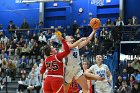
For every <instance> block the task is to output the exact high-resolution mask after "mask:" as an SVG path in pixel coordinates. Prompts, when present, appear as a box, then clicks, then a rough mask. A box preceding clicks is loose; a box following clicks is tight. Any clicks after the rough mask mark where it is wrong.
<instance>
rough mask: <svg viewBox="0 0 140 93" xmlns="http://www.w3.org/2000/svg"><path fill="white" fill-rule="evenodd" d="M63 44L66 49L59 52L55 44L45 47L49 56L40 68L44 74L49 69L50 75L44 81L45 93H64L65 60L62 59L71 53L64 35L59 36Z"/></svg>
mask: <svg viewBox="0 0 140 93" xmlns="http://www.w3.org/2000/svg"><path fill="white" fill-rule="evenodd" d="M57 37H58V40H60V41H61V42H62V44H63V47H64V51H63V52H59V53H57V51H56V49H55V48H54V47H53V46H48V45H46V46H45V47H44V48H43V49H44V51H45V54H46V56H47V58H45V62H44V63H43V66H42V68H41V70H40V72H41V74H43V73H44V72H45V71H46V69H48V75H47V77H46V79H45V81H44V85H43V88H44V89H43V90H44V92H43V93H64V88H63V84H64V78H63V74H64V73H63V68H64V67H63V62H62V59H63V58H64V57H66V56H67V55H68V54H69V53H70V49H69V46H68V45H67V43H66V42H65V40H64V39H63V38H62V36H61V35H60V36H57Z"/></svg>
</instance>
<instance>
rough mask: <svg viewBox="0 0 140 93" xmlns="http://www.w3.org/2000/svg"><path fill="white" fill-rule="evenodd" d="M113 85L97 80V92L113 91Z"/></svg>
mask: <svg viewBox="0 0 140 93" xmlns="http://www.w3.org/2000/svg"><path fill="white" fill-rule="evenodd" d="M111 92H112V86H111V85H110V84H109V83H108V82H102V81H101V82H95V93H111Z"/></svg>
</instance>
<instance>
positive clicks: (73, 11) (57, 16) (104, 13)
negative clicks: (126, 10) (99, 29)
mask: <svg viewBox="0 0 140 93" xmlns="http://www.w3.org/2000/svg"><path fill="white" fill-rule="evenodd" d="M55 3H57V4H58V6H53V4H54V3H53V2H50V3H45V26H46V27H50V26H52V25H54V26H55V27H57V26H59V25H61V26H62V27H67V26H68V25H70V26H71V25H72V23H73V21H74V20H77V23H78V25H79V26H87V25H88V23H89V21H90V16H89V13H90V12H91V13H92V14H93V16H92V17H98V18H100V19H101V23H102V24H104V23H105V22H106V21H107V18H111V19H112V20H114V19H115V18H116V17H118V16H119V0H111V2H110V3H106V0H104V6H95V5H93V4H91V0H82V1H81V0H73V2H72V3H71V4H70V3H66V2H55ZM79 8H83V10H84V11H83V13H79V12H78V10H79ZM83 20H86V23H83Z"/></svg>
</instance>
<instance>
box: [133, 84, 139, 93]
mask: <svg viewBox="0 0 140 93" xmlns="http://www.w3.org/2000/svg"><path fill="white" fill-rule="evenodd" d="M131 93H140V87H139V84H138V83H134V85H133V88H132V90H131Z"/></svg>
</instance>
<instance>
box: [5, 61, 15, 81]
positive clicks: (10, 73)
mask: <svg viewBox="0 0 140 93" xmlns="http://www.w3.org/2000/svg"><path fill="white" fill-rule="evenodd" d="M7 72H8V73H7V75H8V76H10V77H11V78H12V80H15V76H16V65H15V64H14V63H12V60H10V61H9V63H8V71H7Z"/></svg>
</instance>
